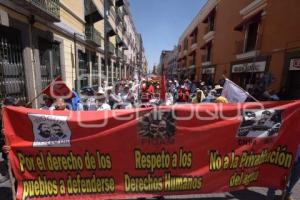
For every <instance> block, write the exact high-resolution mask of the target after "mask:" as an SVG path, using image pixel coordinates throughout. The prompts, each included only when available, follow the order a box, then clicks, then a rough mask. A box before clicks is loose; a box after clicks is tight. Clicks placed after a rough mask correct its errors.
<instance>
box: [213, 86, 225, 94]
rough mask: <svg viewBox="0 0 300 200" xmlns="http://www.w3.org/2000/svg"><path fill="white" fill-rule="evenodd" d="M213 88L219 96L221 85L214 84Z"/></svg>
mask: <svg viewBox="0 0 300 200" xmlns="http://www.w3.org/2000/svg"><path fill="white" fill-rule="evenodd" d="M214 90H215V91H216V96H217V97H219V96H221V94H222V90H223V87H221V86H220V85H215V88H214Z"/></svg>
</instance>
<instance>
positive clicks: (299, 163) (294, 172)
mask: <svg viewBox="0 0 300 200" xmlns="http://www.w3.org/2000/svg"><path fill="white" fill-rule="evenodd" d="M299 178H300V151H299V147H298V152H297V155H296V159H295V162H294V164H293V167H292V169H291V171H290V180H289V182H288V184H287V186H286V188H285V189H286V191H285V192H286V194H285V200H294V199H293V197H292V190H293V189H294V187H295V185H296V183H297V182H298V180H299ZM267 197H268V198H267V199H268V200H275V199H276V197H275V189H274V188H269V190H268V193H267Z"/></svg>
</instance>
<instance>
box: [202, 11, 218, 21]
mask: <svg viewBox="0 0 300 200" xmlns="http://www.w3.org/2000/svg"><path fill="white" fill-rule="evenodd" d="M215 13H216V8H213V9H212V10H211V11H210V12H209V13H208V14H207V16H206V17H205V18H204V19H203V21H202V23H207V22H208V18H209V17H210V16H212V15H214V14H215Z"/></svg>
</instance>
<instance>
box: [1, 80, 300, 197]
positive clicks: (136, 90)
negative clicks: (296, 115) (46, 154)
mask: <svg viewBox="0 0 300 200" xmlns="http://www.w3.org/2000/svg"><path fill="white" fill-rule="evenodd" d="M224 82H225V80H224V81H220V83H218V84H216V85H209V84H206V83H205V82H201V81H200V82H196V81H190V80H188V79H186V80H181V81H178V80H176V79H173V80H166V81H161V80H158V79H151V78H147V79H142V80H141V81H140V82H138V81H131V80H122V81H118V82H117V83H116V84H115V85H113V86H106V85H107V84H105V83H104V84H103V85H102V86H100V87H98V90H94V89H93V88H87V89H85V90H84V91H79V92H75V91H73V95H72V98H70V99H64V98H62V97H58V98H52V97H50V96H47V95H43V103H42V104H41V105H40V107H39V109H41V110H73V111H106V110H114V109H130V108H145V107H151V106H158V105H174V104H189V103H191V104H200V103H229V102H228V100H227V99H226V98H225V97H224V96H222V90H223V87H222V86H223V84H224ZM162 92H163V93H162ZM256 92H257V95H255V93H254V94H253V95H255V97H256V98H257V99H259V100H279V99H280V98H281V97H280V95H277V94H276V93H275V92H274V91H268V90H264V91H262V90H261V91H258V90H257V91H256ZM246 101H253V99H251V98H249V99H247V100H246ZM2 105H3V106H7V105H13V106H18V105H20V104H19V102H18V101H17V99H16V98H13V97H7V98H5V99H4V100H3V102H2ZM2 105H1V107H2ZM0 116H1V115H0ZM0 146H1V150H2V157H3V158H4V163H6V164H4V165H3V164H1V165H0V166H1V168H0V169H1V170H0V174H1V176H0V183H1V182H3V181H5V180H7V179H8V173H7V171H8V167H7V155H6V153H7V152H8V151H9V150H10V148H9V147H8V146H5V141H4V137H3V134H1V137H0ZM0 162H2V161H1V160H0ZM299 163H300V156H299V159H298V161H297V162H296V163H295V166H294V168H293V174H292V182H291V183H290V184H289V186H288V188H287V192H288V197H290V196H291V190H292V188H293V186H294V185H295V183H296V182H297V181H298V179H299V170H300V167H299V166H300V164H299ZM274 194H275V190H274V189H270V190H269V192H268V196H269V197H270V199H273V197H274Z"/></svg>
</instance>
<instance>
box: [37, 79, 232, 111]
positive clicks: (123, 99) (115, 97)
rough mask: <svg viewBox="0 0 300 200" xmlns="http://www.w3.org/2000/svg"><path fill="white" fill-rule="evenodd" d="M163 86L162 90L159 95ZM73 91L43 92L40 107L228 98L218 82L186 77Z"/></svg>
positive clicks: (85, 107) (109, 106) (80, 108)
mask: <svg viewBox="0 0 300 200" xmlns="http://www.w3.org/2000/svg"><path fill="white" fill-rule="evenodd" d="M163 87H165V88H164V91H165V92H166V93H165V97H163V98H162V96H163V95H162V92H161V90H162V89H163ZM73 93H74V94H73V98H72V99H62V98H56V99H53V98H51V97H49V96H47V95H44V96H43V101H44V102H43V103H42V104H41V107H40V109H43V110H66V109H69V110H75V111H103V110H114V109H130V108H139V107H149V106H156V105H174V104H184V103H193V104H197V103H214V102H215V103H228V100H227V99H226V98H225V97H222V96H221V94H222V86H221V85H215V86H211V85H206V84H205V82H201V83H197V82H191V81H189V80H185V81H181V82H179V81H177V80H168V81H166V84H165V86H164V85H161V82H160V81H157V80H152V79H151V78H148V79H142V80H141V81H140V82H139V83H137V81H128V80H123V81H118V82H117V83H116V84H115V85H114V86H106V87H105V86H103V87H99V88H98V90H97V91H95V90H94V89H93V88H87V89H86V90H85V91H84V92H82V93H81V94H78V93H76V92H75V91H73Z"/></svg>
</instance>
